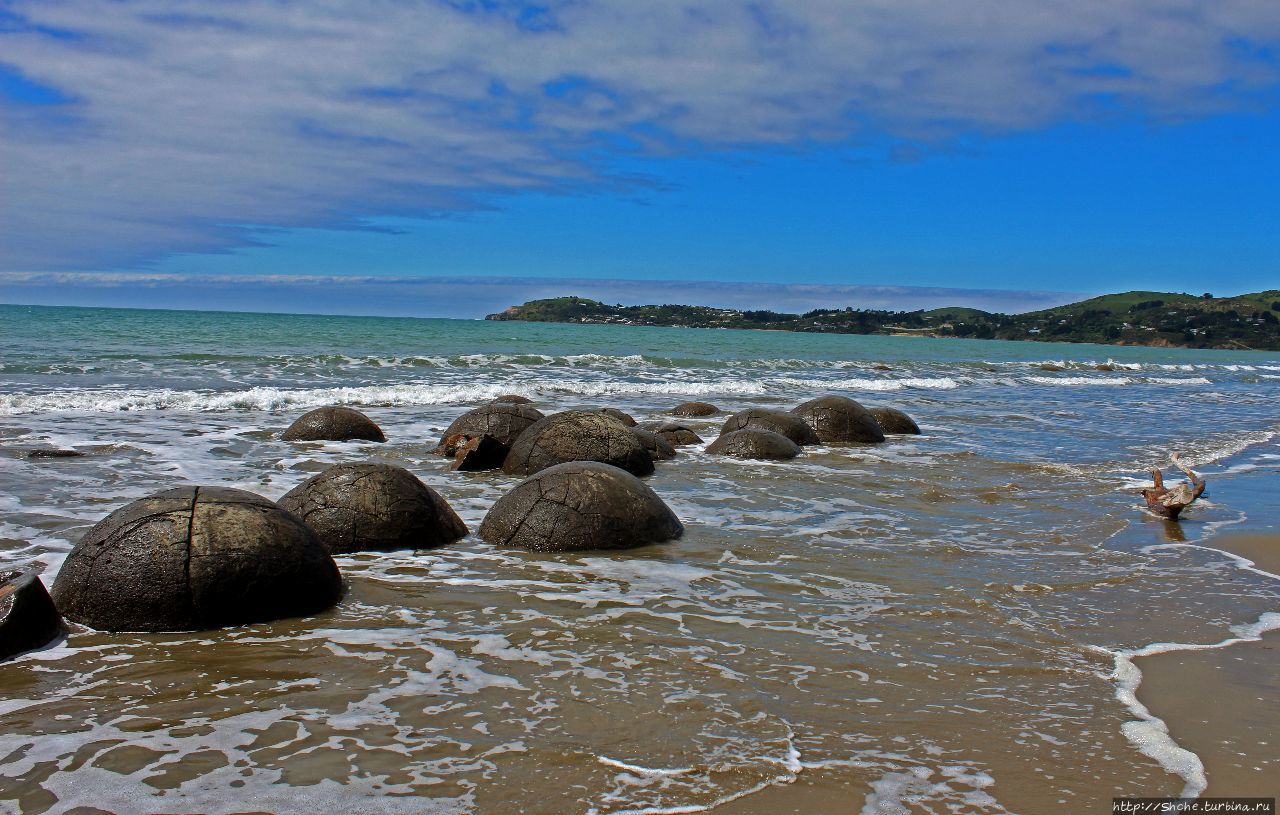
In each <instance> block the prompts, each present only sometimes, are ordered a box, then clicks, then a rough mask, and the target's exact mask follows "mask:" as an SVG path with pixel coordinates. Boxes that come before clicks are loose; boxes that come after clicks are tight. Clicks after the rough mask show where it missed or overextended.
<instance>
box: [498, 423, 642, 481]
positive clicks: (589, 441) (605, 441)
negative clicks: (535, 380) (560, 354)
mask: <svg viewBox="0 0 1280 815" xmlns="http://www.w3.org/2000/svg"><path fill="white" fill-rule="evenodd" d="M567 461H600V462H603V463H605V464H612V465H614V466H615V467H621V468H622V469H624V470H626V471H627V472H629V473H631V474H633V475H649V474H650V473H652V472H653V457H652V456H650V455H649V451H648V450H646V449H644V445H643V444H641V443H640V440H639V439H638V438H636V436H635V434H634V433H632V432H631V428H629V427H627V426H626V425H624V424H623V423H622V422H620V421H618V420H617V419H615V418H613V417H612V416H609V415H608V414H605V413H599V412H596V411H568V412H565V413H556V414H553V415H551V416H548V417H547V418H545V419H540V420H538V421H537V422H534V424H533V425H531V426H530V427H529V429H528V430H525V431H524V432H523V433H521V434H520V437H519V438H518V439H516V440H515V443H514V444H512V445H511V452H510V453H508V454H507V460H506V461H504V462H503V463H502V471H503V472H505V473H510V474H512V475H532V474H534V473H536V472H538V471H539V470H545V469H546V468H547V467H552V466H554V465H556V464H563V463H565V462H567Z"/></svg>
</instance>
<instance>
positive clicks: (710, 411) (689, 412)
mask: <svg viewBox="0 0 1280 815" xmlns="http://www.w3.org/2000/svg"><path fill="white" fill-rule="evenodd" d="M719 412H720V408H718V407H716V406H715V405H713V404H710V403H709V402H681V403H680V404H678V405H676V406H675V407H673V408H672V409H671V415H672V416H714V415H716V414H717V413H719Z"/></svg>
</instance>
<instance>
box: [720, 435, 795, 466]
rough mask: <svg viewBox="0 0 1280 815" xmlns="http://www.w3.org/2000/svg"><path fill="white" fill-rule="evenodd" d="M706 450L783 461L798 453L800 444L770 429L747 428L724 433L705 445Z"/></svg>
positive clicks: (721, 453)
mask: <svg viewBox="0 0 1280 815" xmlns="http://www.w3.org/2000/svg"><path fill="white" fill-rule="evenodd" d="M707 452H708V453H715V454H717V455H722V456H733V457H734V458H754V459H764V460H771V461H785V460H786V459H789V458H795V457H796V456H798V455H800V445H798V444H796V443H795V442H793V441H792V440H791V439H789V438H787V437H786V436H784V435H782V434H781V433H775V432H773V431H772V430H761V429H759V428H747V429H746V430H734V431H733V432H731V433H725V434H724V435H722V436H720V438H718V439H716V440H715V441H713V442H711V444H708V445H707Z"/></svg>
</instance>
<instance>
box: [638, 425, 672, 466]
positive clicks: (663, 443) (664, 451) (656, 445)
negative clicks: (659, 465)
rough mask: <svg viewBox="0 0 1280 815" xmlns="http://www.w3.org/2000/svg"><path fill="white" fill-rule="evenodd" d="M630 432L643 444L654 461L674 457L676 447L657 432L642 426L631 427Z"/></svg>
mask: <svg viewBox="0 0 1280 815" xmlns="http://www.w3.org/2000/svg"><path fill="white" fill-rule="evenodd" d="M631 432H632V433H634V434H635V436H636V438H638V439H639V440H640V443H641V444H643V445H644V449H646V450H648V451H649V456H650V457H651V458H652V459H653V460H654V461H666V460H667V459H669V458H675V456H676V448H675V447H673V446H672V444H671V443H670V442H669V441H667V440H666V439H664V438H663V437H662V436H660V435H659V434H658V433H656V432H654V431H652V430H647V429H645V428H643V427H633V428H631Z"/></svg>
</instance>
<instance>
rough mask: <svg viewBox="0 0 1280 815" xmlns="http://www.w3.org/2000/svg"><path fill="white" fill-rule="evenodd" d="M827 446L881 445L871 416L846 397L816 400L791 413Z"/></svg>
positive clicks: (874, 421)
mask: <svg viewBox="0 0 1280 815" xmlns="http://www.w3.org/2000/svg"><path fill="white" fill-rule="evenodd" d="M791 412H792V413H794V414H795V415H796V416H799V417H800V418H801V419H802V420H804V422H805V423H806V424H807V425H808V426H809V427H811V428H813V430H814V432H815V433H817V435H818V438H819V439H821V440H822V441H824V442H827V443H836V444H841V443H846V442H870V443H878V442H882V441H884V431H882V430H881V429H880V425H878V424H876V420H875V417H874V416H872V415H871V412H870V411H868V410H867V409H866V408H864V407H863V406H862V405H860V404H859V403H857V402H855V401H853V400H852V399H850V398H848V397H847V396H819V397H818V398H817V399H810V400H809V401H808V402H805V403H804V404H802V405H800V406H798V407H796V408H795V409H794V410H792V411H791Z"/></svg>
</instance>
